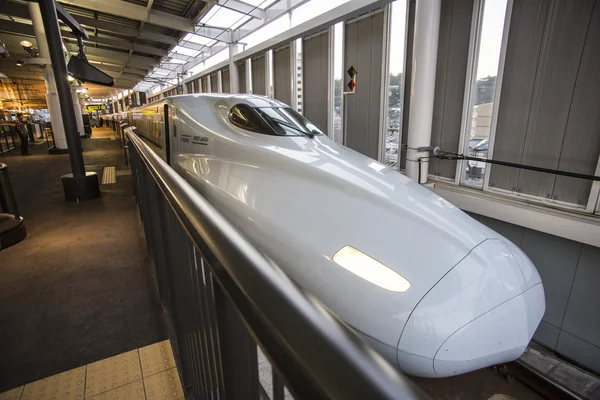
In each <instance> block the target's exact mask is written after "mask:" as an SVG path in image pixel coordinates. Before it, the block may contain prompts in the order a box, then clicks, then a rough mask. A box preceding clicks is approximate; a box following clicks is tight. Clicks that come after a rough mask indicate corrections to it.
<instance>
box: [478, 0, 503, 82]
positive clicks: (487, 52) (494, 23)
mask: <svg viewBox="0 0 600 400" xmlns="http://www.w3.org/2000/svg"><path fill="white" fill-rule="evenodd" d="M506 2H507V0H486V2H485V8H484V10H483V24H482V26H481V42H480V45H479V63H478V65H477V78H478V79H479V78H484V77H486V76H496V75H497V74H498V63H499V62H500V46H501V44H502V32H503V31H504V17H505V15H506Z"/></svg>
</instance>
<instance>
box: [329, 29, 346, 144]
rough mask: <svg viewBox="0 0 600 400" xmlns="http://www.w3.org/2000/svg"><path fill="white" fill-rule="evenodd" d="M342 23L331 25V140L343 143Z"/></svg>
mask: <svg viewBox="0 0 600 400" xmlns="http://www.w3.org/2000/svg"><path fill="white" fill-rule="evenodd" d="M343 41H344V23H343V22H338V23H337V24H335V26H334V27H333V116H332V117H333V140H335V141H336V142H338V143H343V142H344V138H343V133H342V121H343V119H342V118H343V116H342V113H343V101H344V99H343V96H342V92H343V91H344V82H343V79H344V71H343V69H344V65H343V58H344V55H343V47H342V43H343Z"/></svg>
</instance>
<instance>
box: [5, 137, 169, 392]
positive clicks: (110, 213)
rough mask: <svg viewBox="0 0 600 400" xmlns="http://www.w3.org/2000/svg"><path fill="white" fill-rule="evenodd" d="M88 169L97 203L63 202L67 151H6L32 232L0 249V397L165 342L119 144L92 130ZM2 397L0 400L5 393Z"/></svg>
mask: <svg viewBox="0 0 600 400" xmlns="http://www.w3.org/2000/svg"><path fill="white" fill-rule="evenodd" d="M103 136H104V137H106V138H104V139H98V140H92V139H89V140H84V141H83V148H84V157H85V160H86V168H87V169H88V170H90V171H94V172H96V173H98V176H99V177H102V176H103V172H104V169H105V167H115V172H116V173H115V174H114V177H113V179H112V181H110V182H107V183H106V184H103V185H101V190H102V197H101V198H100V199H97V200H94V201H89V202H82V203H80V204H77V203H68V202H65V201H64V194H63V191H62V187H61V181H60V176H61V174H64V173H67V172H69V171H70V167H69V159H68V155H66V154H65V155H49V154H48V152H47V150H46V146H45V145H40V146H36V145H32V144H30V146H29V147H30V152H31V153H32V154H33V155H31V156H28V157H22V156H20V155H19V154H17V152H10V153H5V154H4V155H2V156H0V158H1V161H2V162H4V163H6V164H8V168H9V173H10V178H11V181H12V186H13V189H14V192H15V197H16V200H17V204H18V206H19V209H20V211H21V214H22V215H23V216H24V218H25V220H26V224H27V231H28V236H27V238H26V239H25V240H24V241H23V242H21V243H19V244H18V245H15V246H12V247H9V248H7V249H4V250H2V252H1V253H0V304H2V306H1V307H0V354H1V356H0V392H4V391H6V390H9V389H11V388H14V387H19V386H21V385H23V384H26V383H30V382H33V381H37V380H39V379H41V378H45V377H48V376H51V375H55V374H58V373H61V372H64V371H68V370H72V369H73V368H78V367H81V366H83V365H86V364H89V363H91V362H94V361H98V360H102V359H105V358H107V357H110V356H114V355H117V354H120V353H123V352H127V351H131V350H135V349H137V348H141V347H144V346H147V345H151V344H153V343H157V342H160V341H162V340H164V339H166V338H167V330H166V325H165V320H164V315H163V309H162V306H161V303H160V300H159V298H158V295H157V293H156V290H155V287H156V283H155V278H154V276H153V272H152V269H151V267H150V265H149V263H148V256H147V253H146V248H145V243H144V237H143V233H142V231H141V228H140V220H139V214H138V211H137V206H136V203H135V199H134V197H133V188H132V183H131V172H130V170H129V169H128V168H127V167H126V166H125V160H124V157H123V150H122V146H121V141H120V140H118V141H116V140H111V139H110V138H111V137H114V132H113V131H112V130H110V129H107V128H96V129H94V132H93V137H103ZM0 398H2V397H1V396H0Z"/></svg>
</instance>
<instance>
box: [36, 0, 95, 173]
mask: <svg viewBox="0 0 600 400" xmlns="http://www.w3.org/2000/svg"><path fill="white" fill-rule="evenodd" d="M39 4H40V11H41V13H42V21H44V30H45V31H46V38H47V39H48V48H49V50H50V60H51V61H52V69H53V70H54V79H55V80H56V90H57V91H58V100H59V101H60V111H61V114H62V120H63V125H64V127H65V136H66V139H67V146H68V147H69V159H70V160H71V170H72V171H73V176H74V177H75V178H79V177H83V176H85V167H84V165H83V156H82V155H81V139H80V138H79V133H78V132H77V121H76V120H75V114H74V111H73V110H74V109H75V105H74V104H73V97H71V87H70V85H69V80H68V78H67V64H66V62H65V57H64V55H63V50H62V37H61V35H60V29H59V27H58V16H57V14H56V6H55V5H54V0H40V1H39ZM53 122H54V121H53ZM57 122H58V121H57ZM54 123H56V122H54Z"/></svg>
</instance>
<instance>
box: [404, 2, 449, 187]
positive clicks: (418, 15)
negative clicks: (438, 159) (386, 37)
mask: <svg viewBox="0 0 600 400" xmlns="http://www.w3.org/2000/svg"><path fill="white" fill-rule="evenodd" d="M440 8H441V0H417V5H416V9H415V33H414V35H415V36H414V42H413V43H414V48H413V60H412V66H413V68H412V87H411V90H410V111H409V117H408V139H407V145H408V150H407V156H406V175H408V177H410V178H411V179H412V180H415V181H416V180H418V179H419V176H421V182H419V183H426V182H427V174H428V170H429V161H428V159H427V158H426V157H428V156H429V152H428V151H418V150H416V149H417V148H422V147H429V145H430V144H431V125H432V119H433V100H434V95H435V69H436V63H437V50H438V34H439V29H440ZM419 159H421V160H422V162H421V163H420V162H419ZM419 166H420V167H419ZM419 168H421V171H420V174H419Z"/></svg>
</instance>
